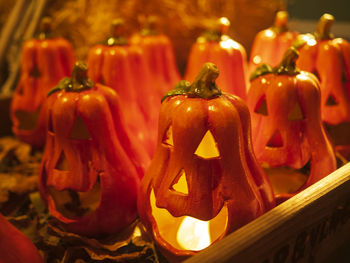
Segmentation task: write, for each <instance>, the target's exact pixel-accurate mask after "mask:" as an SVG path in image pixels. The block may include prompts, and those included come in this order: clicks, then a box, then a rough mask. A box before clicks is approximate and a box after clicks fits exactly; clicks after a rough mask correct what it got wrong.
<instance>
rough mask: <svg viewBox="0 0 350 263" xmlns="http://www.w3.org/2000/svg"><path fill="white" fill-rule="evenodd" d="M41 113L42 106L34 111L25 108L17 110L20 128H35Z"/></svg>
mask: <svg viewBox="0 0 350 263" xmlns="http://www.w3.org/2000/svg"><path fill="white" fill-rule="evenodd" d="M39 114H40V107H39V108H38V109H37V110H36V111H34V112H28V111H23V110H18V111H16V112H15V116H16V118H17V119H18V122H19V126H18V129H20V130H27V131H30V130H34V129H35V128H36V125H37V123H38V119H39Z"/></svg>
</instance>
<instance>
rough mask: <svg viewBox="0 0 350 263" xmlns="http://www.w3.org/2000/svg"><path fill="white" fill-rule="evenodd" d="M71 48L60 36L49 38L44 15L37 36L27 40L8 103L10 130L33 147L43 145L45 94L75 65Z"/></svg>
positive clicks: (49, 25) (47, 19)
mask: <svg viewBox="0 0 350 263" xmlns="http://www.w3.org/2000/svg"><path fill="white" fill-rule="evenodd" d="M74 60H75V58H74V51H73V48H72V46H71V44H70V43H69V42H68V41H66V40H65V39H63V38H52V37H51V19H50V18H44V19H42V21H41V25H40V34H39V37H38V38H34V39H30V40H28V41H26V42H25V43H24V45H23V47H22V53H21V74H20V79H19V82H18V85H17V87H16V90H15V92H14V94H13V99H12V102H11V120H12V123H13V126H12V131H13V133H14V134H15V135H16V136H17V137H18V138H20V139H21V140H23V141H25V142H27V143H30V144H31V145H33V146H35V147H43V146H44V144H45V138H46V137H45V113H46V104H45V101H46V95H47V93H48V92H49V90H50V89H52V88H53V87H54V86H55V85H57V83H58V82H59V81H60V80H61V79H62V78H63V77H65V76H69V74H70V72H71V71H72V67H73V64H74Z"/></svg>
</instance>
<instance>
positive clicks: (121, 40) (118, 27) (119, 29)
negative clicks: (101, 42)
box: [107, 18, 128, 46]
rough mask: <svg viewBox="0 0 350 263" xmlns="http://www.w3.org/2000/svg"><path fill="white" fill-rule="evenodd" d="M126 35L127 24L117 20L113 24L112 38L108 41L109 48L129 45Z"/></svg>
mask: <svg viewBox="0 0 350 263" xmlns="http://www.w3.org/2000/svg"><path fill="white" fill-rule="evenodd" d="M124 34H125V22H124V19H122V18H117V19H114V20H113V21H112V24H111V37H110V38H108V39H107V45H108V46H124V45H127V44H128V41H127V39H126V37H125V36H124Z"/></svg>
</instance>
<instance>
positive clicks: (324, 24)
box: [315, 13, 334, 40]
mask: <svg viewBox="0 0 350 263" xmlns="http://www.w3.org/2000/svg"><path fill="white" fill-rule="evenodd" d="M333 22H334V16H332V15H331V14H327V13H326V14H323V15H322V16H321V18H320V20H319V21H318V24H317V29H316V32H315V37H316V39H318V40H324V39H332V38H333V37H334V36H333V34H332V33H331V27H332V25H333Z"/></svg>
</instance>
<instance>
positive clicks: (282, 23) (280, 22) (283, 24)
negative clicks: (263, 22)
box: [272, 11, 288, 34]
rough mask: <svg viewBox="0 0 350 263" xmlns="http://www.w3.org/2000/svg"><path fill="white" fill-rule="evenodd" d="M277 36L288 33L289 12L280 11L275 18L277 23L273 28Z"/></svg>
mask: <svg viewBox="0 0 350 263" xmlns="http://www.w3.org/2000/svg"><path fill="white" fill-rule="evenodd" d="M272 30H274V31H275V32H276V33H277V34H279V33H283V32H286V31H288V12H287V11H278V12H277V13H276V16H275V21H274V24H273V27H272Z"/></svg>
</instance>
